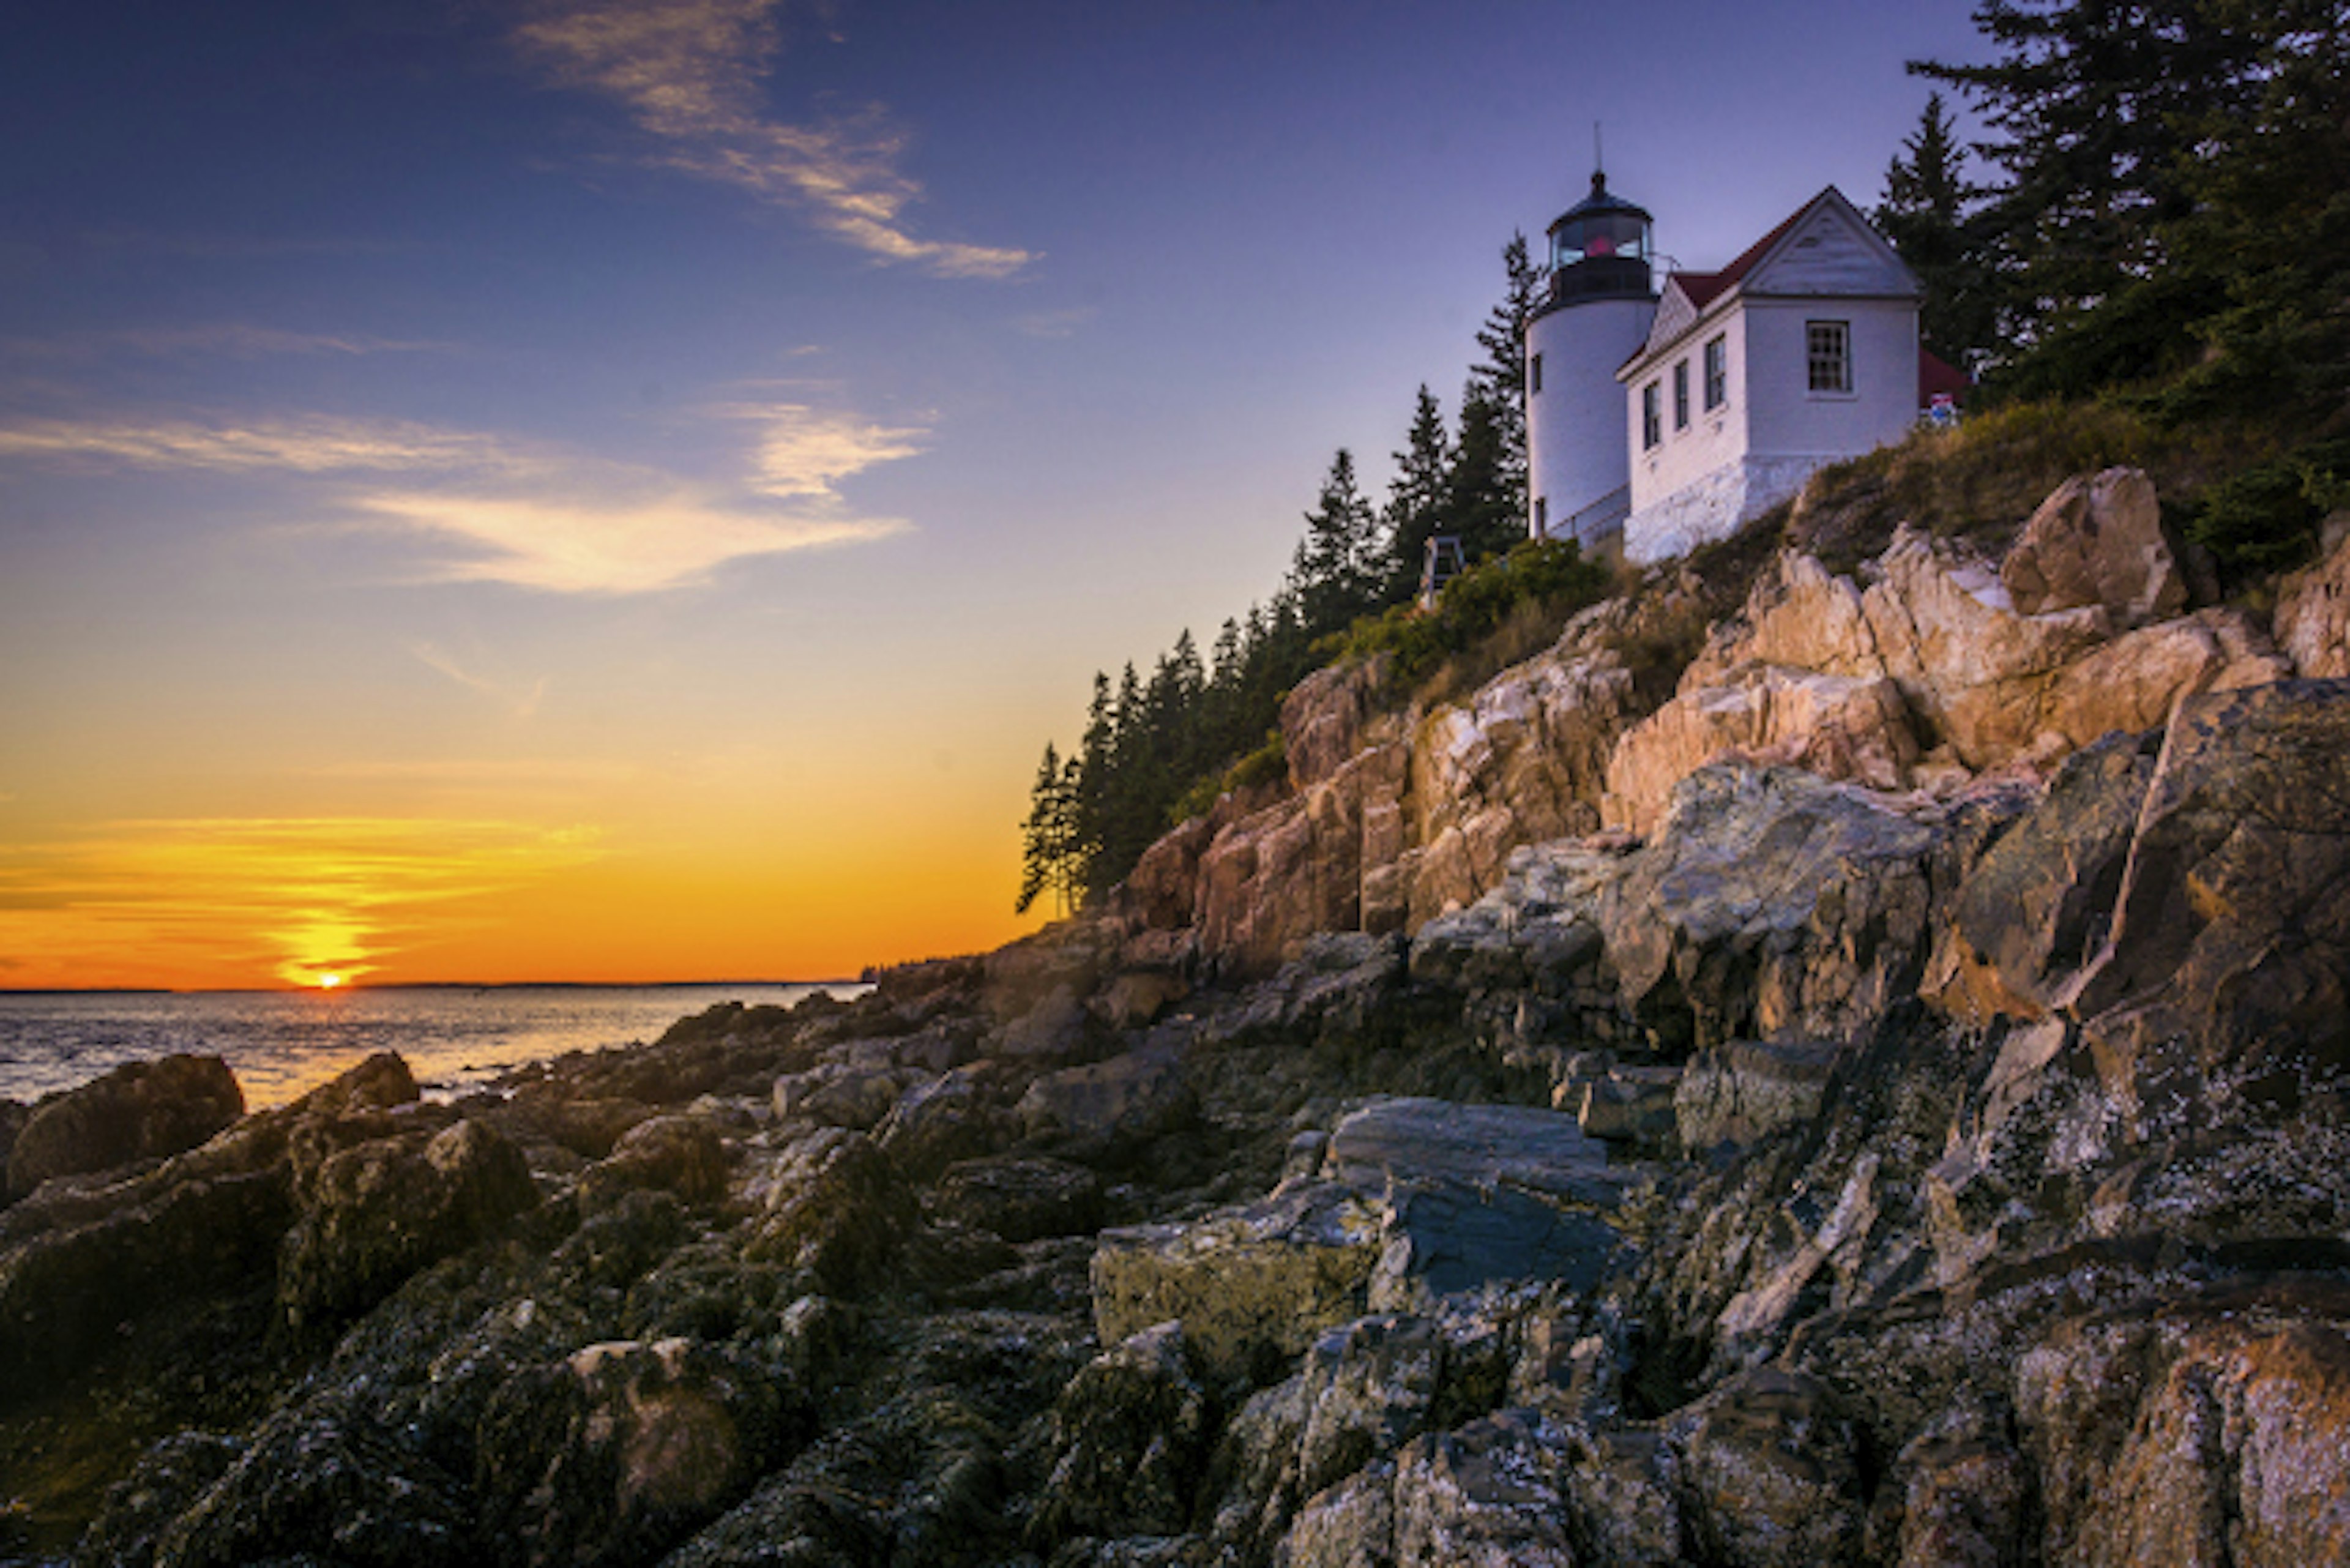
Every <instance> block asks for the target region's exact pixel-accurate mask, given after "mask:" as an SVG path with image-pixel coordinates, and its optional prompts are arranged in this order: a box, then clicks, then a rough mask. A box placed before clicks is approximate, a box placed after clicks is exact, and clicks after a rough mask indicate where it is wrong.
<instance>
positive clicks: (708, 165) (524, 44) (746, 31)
mask: <svg viewBox="0 0 2350 1568" xmlns="http://www.w3.org/2000/svg"><path fill="white" fill-rule="evenodd" d="M783 9H784V5H783V0H553V3H550V4H548V5H546V6H544V8H543V9H541V11H540V12H539V13H538V15H536V16H535V17H534V18H533V19H532V20H530V21H529V22H527V23H525V24H524V25H523V26H521V27H520V28H519V29H517V31H516V33H515V42H516V44H517V46H518V47H520V49H521V50H522V52H523V54H524V56H525V57H526V58H528V59H530V60H531V61H533V62H534V63H536V65H538V66H539V67H541V68H542V69H543V70H545V71H546V74H547V76H548V77H549V78H550V79H552V80H553V81H555V82H556V83H557V84H559V85H561V86H564V87H568V88H578V89H581V90H585V91H590V92H595V93H598V94H601V95H603V96H604V97H606V98H608V99H613V100H615V101H617V102H618V103H619V104H620V105H621V106H622V107H623V108H625V109H627V110H628V112H629V117H630V118H631V119H633V120H634V121H635V122H636V125H637V127H638V129H639V130H642V131H644V132H645V133H646V134H647V135H649V136H650V137H651V138H653V139H654V140H655V141H656V142H657V143H659V145H660V151H659V152H658V153H656V154H654V155H653V159H652V161H655V162H657V163H660V164H664V165H666V166H668V167H671V168H675V169H679V170H682V171H686V172H688V173H691V174H694V175H697V176H700V177H701V178H702V179H706V180H714V181H719V182H723V183H726V184H730V185H733V186H736V187H739V188H740V189H743V190H745V191H748V192H752V193H753V194H754V195H755V196H757V197H759V198H760V199H762V200H764V201H769V202H780V203H783V204H785V205H788V206H791V207H794V208H795V209H797V210H799V211H801V212H804V213H806V214H807V215H808V217H809V218H810V220H811V221H812V222H814V223H816V226H817V227H819V228H821V229H823V230H824V231H826V232H827V233H828V234H832V235H833V236H834V237H835V238H837V239H839V240H842V241H844V242H846V243H847V244H851V245H854V246H856V247H857V248H858V249H859V250H862V251H864V252H866V253H867V254H870V255H873V256H876V257H879V258H880V259H882V260H885V261H891V262H908V263H913V264H916V265H921V266H925V267H928V268H929V269H930V270H931V271H932V272H934V273H938V274H941V275H946V276H952V277H1005V276H1009V275H1011V274H1013V273H1015V272H1017V271H1019V270H1020V269H1021V268H1022V267H1024V266H1025V265H1027V264H1028V263H1029V262H1030V261H1032V260H1034V259H1035V255H1034V253H1032V252H1029V251H1024V250H1018V249H1013V248H1010V247H1004V246H994V245H972V244H955V243H952V242H948V241H941V240H927V239H920V238H917V237H915V235H913V234H911V233H910V232H909V225H908V223H907V221H906V213H907V210H908V209H909V208H910V207H911V206H912V205H913V203H914V202H917V201H919V200H920V197H921V194H922V188H921V186H920V183H919V182H916V181H915V180H914V179H913V178H912V177H911V176H910V175H908V174H907V173H905V171H903V170H902V169H901V168H900V166H899V165H900V163H901V161H902V160H903V158H904V156H905V151H906V136H905V133H904V131H903V130H899V129H898V128H897V127H896V126H895V125H894V124H892V123H891V121H890V120H889V117H888V116H887V115H886V114H885V113H884V112H883V111H881V110H879V109H868V110H867V111H865V112H864V113H862V114H858V115H856V116H851V117H845V118H835V119H827V120H825V121H823V122H821V123H818V124H812V125H793V124H786V123H784V122H782V121H779V120H776V119H770V118H769V117H768V116H767V115H766V114H765V112H764V104H763V103H762V99H761V94H760V90H759V88H760V82H761V80H762V78H764V77H765V75H766V73H767V70H768V68H769V67H770V66H771V65H772V64H773V63H774V61H775V56H776V54H777V53H778V52H779V51H780V50H781V48H782V47H783V29H782V26H781V23H780V20H779V14H780V13H781V12H782V10H783Z"/></svg>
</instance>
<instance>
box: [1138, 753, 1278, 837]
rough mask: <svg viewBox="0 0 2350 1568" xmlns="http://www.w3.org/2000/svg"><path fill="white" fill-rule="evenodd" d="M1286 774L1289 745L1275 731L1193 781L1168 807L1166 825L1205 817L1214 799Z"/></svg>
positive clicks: (1177, 824)
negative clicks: (1238, 757) (1232, 760)
mask: <svg viewBox="0 0 2350 1568" xmlns="http://www.w3.org/2000/svg"><path fill="white" fill-rule="evenodd" d="M1288 774H1289V748H1288V747H1287V746H1286V745H1285V744H1284V743H1283V742H1282V738H1281V732H1280V731H1278V730H1275V731H1274V732H1273V733H1272V734H1271V735H1270V736H1268V737H1267V738H1266V740H1265V742H1264V744H1263V745H1262V746H1259V747H1258V748H1257V749H1256V750H1255V751H1253V752H1251V753H1249V754H1248V755H1246V756H1244V757H1243V758H1242V759H1241V760H1240V761H1238V762H1236V763H1233V764H1232V766H1231V767H1228V768H1226V769H1225V770H1224V771H1223V772H1222V773H1219V774H1208V775H1207V776H1206V777H1204V778H1201V779H1197V780H1194V781H1193V782H1192V784H1191V788H1190V789H1187V790H1185V791H1184V792H1183V794H1182V796H1181V797H1180V799H1178V800H1177V801H1176V802H1175V804H1174V805H1170V806H1169V807H1168V808H1167V826H1170V827H1180V826H1182V825H1183V824H1184V823H1187V822H1189V821H1191V819H1192V818H1193V817H1195V816H1205V815H1207V814H1208V813H1209V812H1211V811H1213V810H1214V809H1215V808H1216V802H1217V801H1219V800H1221V799H1222V798H1223V797H1224V796H1225V795H1227V794H1236V793H1238V792H1239V791H1241V790H1245V789H1255V788H1257V787H1258V786H1260V785H1263V784H1273V783H1274V782H1276V781H1278V780H1280V779H1283V778H1285V777H1287V776H1288Z"/></svg>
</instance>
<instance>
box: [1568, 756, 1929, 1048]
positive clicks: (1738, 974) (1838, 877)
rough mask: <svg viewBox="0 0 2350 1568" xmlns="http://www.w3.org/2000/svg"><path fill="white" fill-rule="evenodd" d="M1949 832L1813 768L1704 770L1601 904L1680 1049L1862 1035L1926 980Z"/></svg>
mask: <svg viewBox="0 0 2350 1568" xmlns="http://www.w3.org/2000/svg"><path fill="white" fill-rule="evenodd" d="M1938 844H1939V833H1938V832H1937V830H1936V826H1935V825H1934V823H1933V822H1932V821H1931V820H1929V819H1920V818H1916V817H1912V816H1910V815H1905V814H1904V813H1903V812H1901V811H1898V810H1895V809H1893V808H1892V807H1891V806H1890V805H1887V803H1885V802H1884V801H1883V800H1881V799H1879V798H1877V797H1873V796H1871V795H1869V794H1866V793H1865V792H1862V791H1860V790H1857V789H1855V788H1853V787H1851V786H1848V785H1842V784H1830V783H1827V782H1825V781H1824V780H1822V779H1819V778H1816V777H1814V776H1813V775H1812V774H1807V773H1802V772H1799V771H1797V770H1794V769H1792V768H1763V769H1755V768H1748V767H1742V766H1729V765H1722V766H1715V767H1710V768H1705V769H1701V770H1700V771H1699V772H1698V773H1695V774H1691V775H1690V777H1688V778H1687V779H1684V780H1683V781H1682V782H1681V784H1679V786H1678V787H1677V788H1676V789H1675V790H1674V792H1673V796H1672V806H1671V809H1670V813H1669V815H1668V816H1667V817H1666V820H1665V824H1664V826H1663V827H1662V829H1661V830H1660V831H1659V833H1658V835H1657V836H1656V838H1655V839H1654V840H1653V841H1652V842H1651V843H1650V845H1649V846H1648V848H1647V850H1646V851H1645V852H1643V853H1642V854H1641V855H1639V856H1638V857H1634V858H1632V859H1631V860H1630V861H1629V862H1628V863H1627V869H1626V872H1625V874H1624V875H1623V876H1622V877H1620V878H1618V879H1617V881H1615V882H1614V883H1612V884H1610V885H1609V886H1608V887H1607V889H1606V891H1605V895H1604V897H1603V899H1602V901H1601V906H1600V924H1601V929H1602V930H1603V931H1604V933H1605V935H1606V939H1607V955H1608V958H1609V960H1610V961H1611V962H1612V963H1613V965H1614V967H1615V970H1616V972H1617V977H1618V979H1619V981H1620V983H1621V985H1622V988H1623V995H1624V999H1625V1001H1626V1002H1627V1003H1629V1004H1631V1005H1632V1006H1633V1007H1634V1008H1635V1010H1636V1011H1637V1012H1638V1013H1639V1015H1640V1016H1641V1017H1642V1018H1643V1020H1644V1021H1645V1022H1646V1023H1648V1026H1649V1027H1650V1028H1651V1029H1652V1030H1653V1031H1655V1032H1656V1033H1657V1034H1658V1037H1659V1044H1664V1045H1667V1046H1669V1047H1670V1046H1678V1045H1680V1044H1694V1045H1697V1046H1709V1045H1717V1044H1726V1043H1727V1042H1729V1041H1731V1040H1733V1039H1738V1038H1742V1037H1743V1038H1748V1039H1752V1038H1756V1037H1761V1038H1764V1039H1773V1038H1796V1039H1809V1040H1827V1041H1836V1040H1845V1039H1850V1038H1852V1037H1854V1036H1855V1035H1856V1034H1857V1033H1861V1032H1862V1031H1864V1030H1865V1029H1866V1027H1867V1026H1868V1025H1869V1024H1870V1023H1872V1022H1873V1021H1874V1020H1876V1019H1877V1018H1878V1017H1880V1016H1882V1015H1883V1013H1884V1012H1885V1011H1886V1009H1887V1008H1888V1007H1889V1006H1891V1005H1892V1004H1893V1003H1894V1002H1896V1001H1898V1000H1899V999H1900V998H1901V997H1903V996H1905V995H1907V994H1908V993H1909V992H1911V991H1912V990H1913V989H1914V988H1915V986H1916V983H1917V979H1918V973H1919V971H1921V970H1922V968H1923V965H1924V961H1925V958H1926V954H1927V950H1928V946H1929V941H1930V939H1931V935H1932V929H1931V914H1932V908H1933V888H1932V878H1931V869H1932V860H1933V857H1934V854H1935V851H1936V847H1937V846H1938Z"/></svg>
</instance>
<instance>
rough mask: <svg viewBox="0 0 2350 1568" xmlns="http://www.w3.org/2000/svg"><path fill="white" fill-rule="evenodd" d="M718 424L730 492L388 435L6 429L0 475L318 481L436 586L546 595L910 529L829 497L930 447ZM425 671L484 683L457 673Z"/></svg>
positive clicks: (832, 418)
mask: <svg viewBox="0 0 2350 1568" xmlns="http://www.w3.org/2000/svg"><path fill="white" fill-rule="evenodd" d="M712 412H713V413H715V414H716V415H718V416H719V417H722V418H724V419H726V420H728V421H738V422H748V423H749V424H751V425H753V426H754V430H755V433H754V436H753V438H752V440H751V442H750V446H749V451H748V452H747V453H746V457H745V461H744V463H743V473H742V475H741V478H740V480H739V482H738V483H737V484H736V485H735V486H734V487H733V488H732V489H731V490H730V489H728V488H725V487H721V486H716V485H712V484H708V483H694V482H690V481H688V480H685V479H683V478H681V477H680V476H678V475H676V474H673V473H669V472H663V471H661V470H659V469H653V468H648V467H642V466H639V465H634V464H629V463H622V462H614V461H611V460H609V459H606V458H600V457H595V456H590V455H587V454H582V453H578V452H569V451H566V450H564V449H560V448H555V447H546V446H530V445H522V444H516V443H514V442H510V441H504V440H502V439H500V438H498V437H496V436H494V435H489V434H484V433H482V432H477V431H453V430H447V429H443V428H440V427H436V426H432V425H423V424H417V423H412V422H405V421H351V420H333V419H323V418H315V419H293V420H256V421H244V422H236V423H228V422H221V423H206V422H203V421H193V420H186V419H162V420H147V421H140V420H129V419H110V420H86V421H73V420H54V419H53V420H28V421H19V422H17V423H15V424H9V425H0V460H5V459H9V458H16V459H19V460H26V461H37V462H49V463H53V464H58V465H63V466H66V467H69V468H78V469H84V470H98V471H104V470H108V469H117V468H124V467H128V468H137V469H149V470H161V471H168V472H206V473H216V474H222V475H228V476H258V477H271V476H275V477H279V478H285V479H292V480H306V481H317V482H322V483H328V484H329V485H330V486H332V494H333V498H334V499H335V500H336V501H337V502H338V504H340V505H341V506H342V507H343V508H344V509H345V510H346V511H347V512H348V514H351V515H353V516H356V517H358V518H359V519H360V520H362V521H364V522H367V523H369V524H374V525H377V526H382V527H390V528H395V529H398V530H400V531H401V532H404V533H407V534H409V535H413V536H416V537H420V538H422V539H425V540H428V541H430V542H431V543H432V545H435V546H437V547H439V549H440V552H441V553H440V554H439V555H438V556H437V557H436V558H435V559H433V560H432V563H431V564H430V566H428V568H427V570H426V572H425V579H426V580H428V581H439V582H469V583H503V584H506V585H508V586H510V587H523V588H531V589H536V590H540V591H543V592H549V593H565V594H604V595H612V594H637V593H651V592H657V591H661V590H665V589H673V588H681V587H692V586H695V585H698V584H702V583H704V582H707V581H708V580H709V579H710V578H711V576H712V574H713V573H715V572H716V571H717V570H718V569H719V568H721V567H723V566H726V565H727V564H729V563H731V562H733V561H738V560H743V559H748V558H751V557H754V556H777V555H785V554H790V553H792V552H795V551H802V550H811V549H822V548H827V547H833V546H838V545H854V544H859V543H864V542H868V541H871V540H876V539H881V538H886V537H889V535H894V534H898V533H900V532H902V531H904V530H905V528H906V527H907V526H908V524H906V523H905V522H904V521H903V520H901V519H898V518H889V517H867V516H862V515H859V514H857V513H856V512H855V511H854V510H853V509H852V508H851V507H850V506H849V504H848V503H847V499H846V498H845V497H844V496H843V495H842V494H841V493H840V488H839V487H840V485H841V484H842V483H844V482H845V481H847V480H848V479H850V478H852V477H854V476H855V475H857V474H858V473H861V472H864V471H866V470H867V469H869V468H871V467H874V466H875V465H877V464H879V463H882V462H892V461H895V460H897V459H899V458H903V457H908V456H911V455H913V454H914V453H915V452H919V451H920V444H919V441H920V437H921V435H922V433H923V432H922V431H919V430H913V429H907V428H901V427H896V426H888V425H881V424H877V423H874V422H872V421H867V420H862V419H859V418H858V417H857V416H854V415H851V414H847V413H843V412H839V411H837V410H819V409H816V408H812V407H809V406H807V405H806V404H798V403H778V404H730V405H726V406H724V407H723V408H721V409H718V410H712ZM451 546H453V550H452V549H451V548H450V547H451ZM419 657H424V656H423V655H422V654H421V653H420V655H419ZM426 661H427V662H428V663H430V662H432V660H431V659H427V660H426ZM435 668H442V666H440V665H436V666H435ZM442 673H443V674H446V675H449V676H450V678H451V679H452V680H459V681H460V682H461V683H464V684H469V685H473V684H476V683H475V682H474V681H473V680H471V678H469V677H468V676H466V675H464V674H462V673H460V672H458V671H457V670H455V669H454V668H453V667H451V668H442ZM498 695H499V697H500V699H501V700H502V701H509V702H514V701H516V699H515V696H514V694H512V693H507V692H500V693H498ZM529 701H531V702H535V701H536V699H535V697H534V698H531V699H530V700H529ZM525 711H526V709H525Z"/></svg>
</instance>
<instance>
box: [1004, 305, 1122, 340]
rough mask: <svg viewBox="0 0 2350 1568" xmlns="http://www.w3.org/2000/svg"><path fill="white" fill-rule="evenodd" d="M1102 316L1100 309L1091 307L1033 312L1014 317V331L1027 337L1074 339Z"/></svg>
mask: <svg viewBox="0 0 2350 1568" xmlns="http://www.w3.org/2000/svg"><path fill="white" fill-rule="evenodd" d="M1100 314H1101V310H1100V307H1099V306H1091V305H1078V306H1071V307H1070V308H1068V309H1066V310H1032V311H1030V312H1029V313H1028V314H1026V315H1024V316H1015V317H1013V318H1012V329H1013V330H1014V332H1017V333H1019V334H1021V335H1022V336H1023V337H1076V335H1077V334H1078V333H1079V332H1080V331H1082V330H1084V329H1085V327H1087V326H1088V325H1090V324H1091V323H1092V321H1093V319H1094V318H1095V317H1097V316H1099V315H1100Z"/></svg>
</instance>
